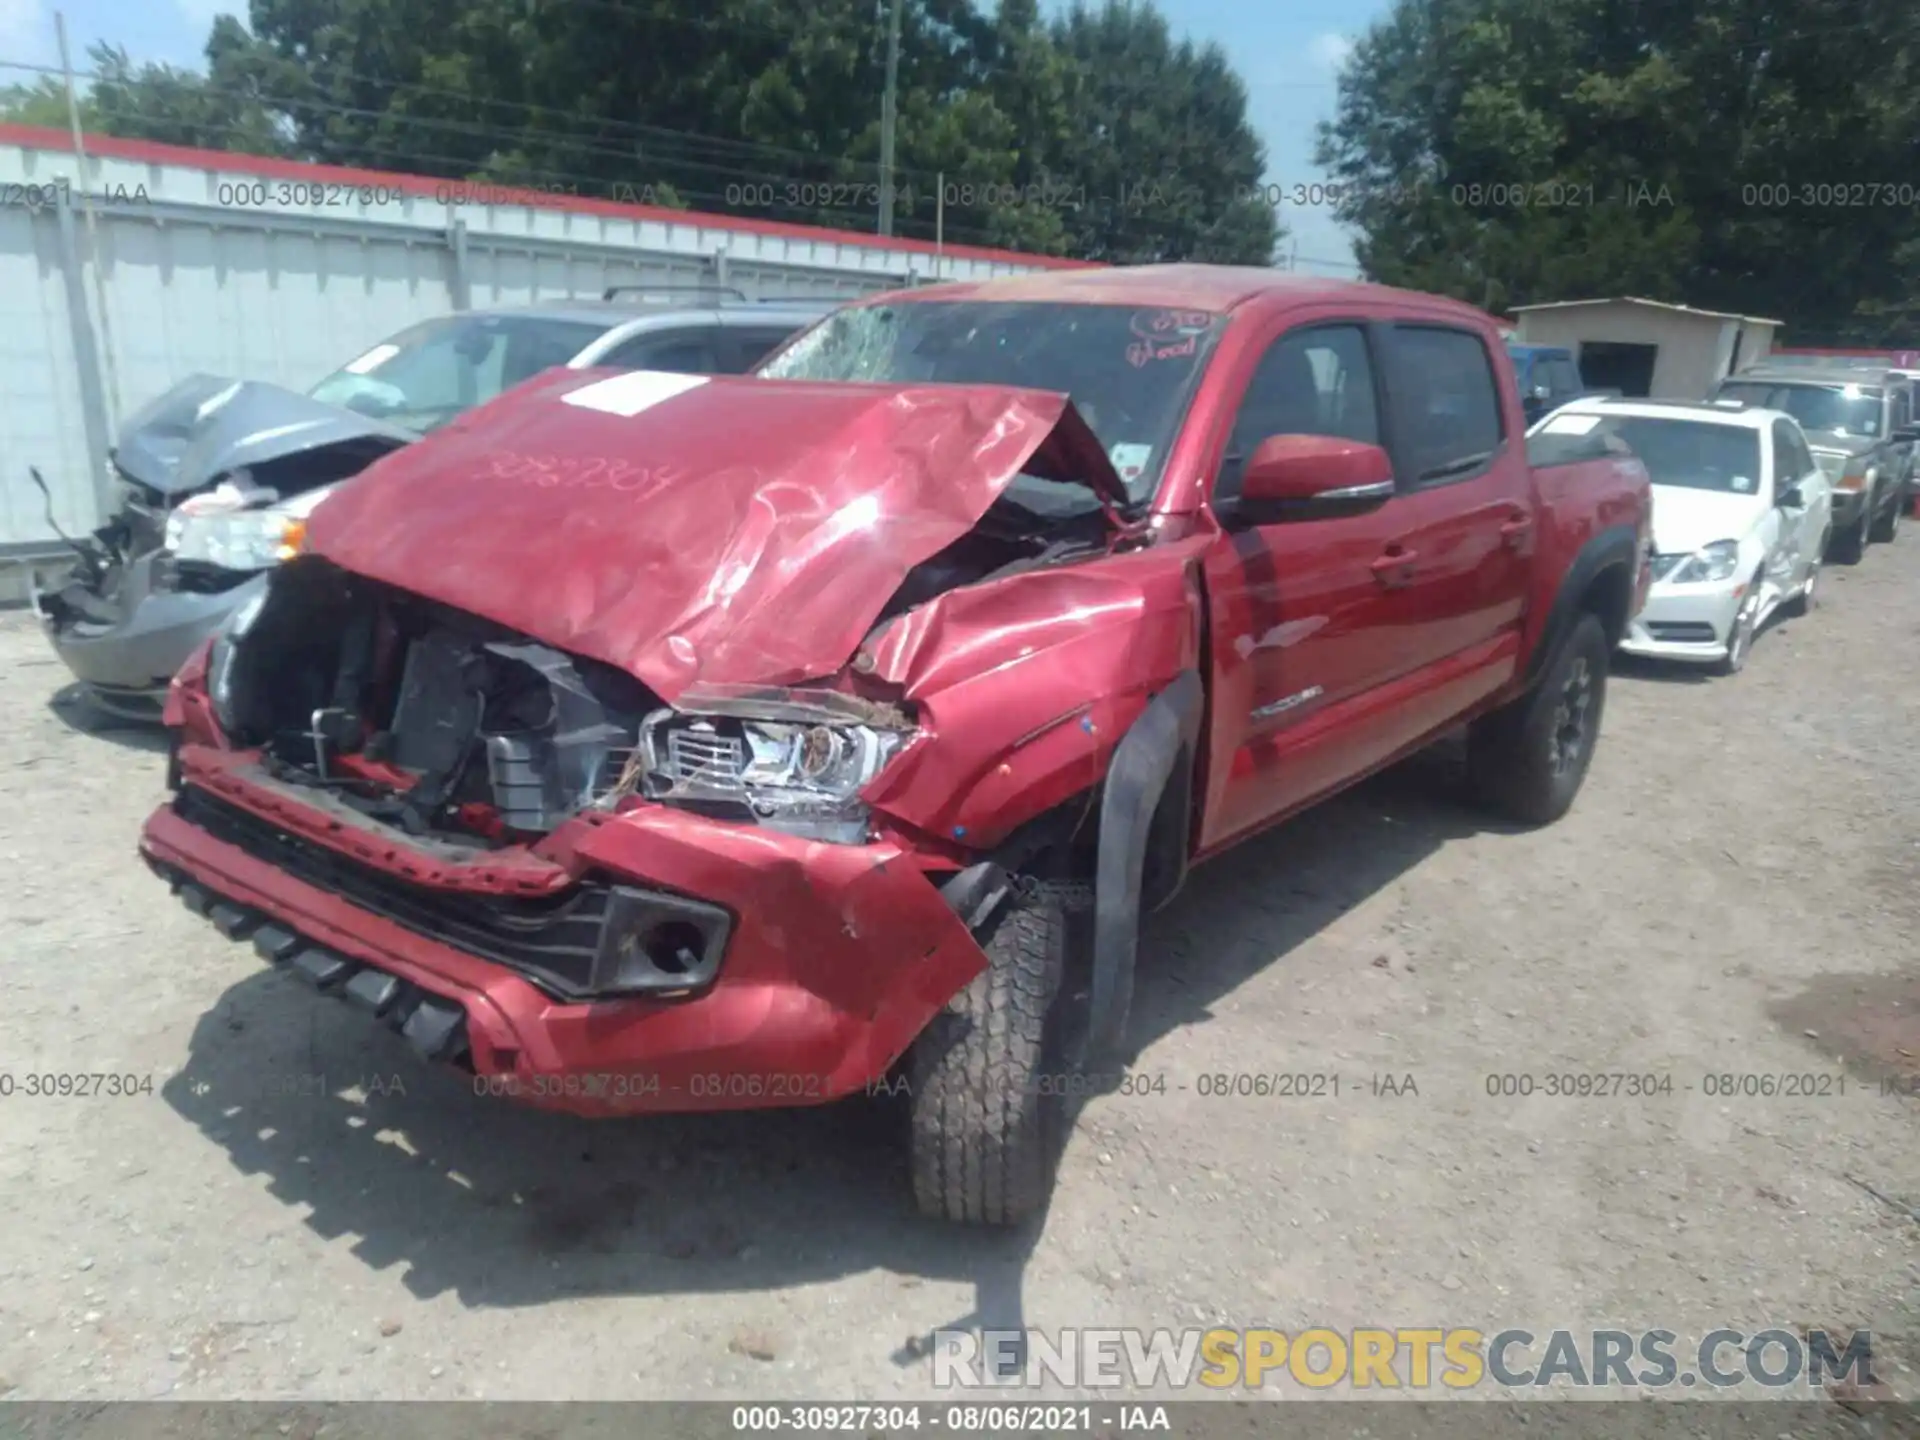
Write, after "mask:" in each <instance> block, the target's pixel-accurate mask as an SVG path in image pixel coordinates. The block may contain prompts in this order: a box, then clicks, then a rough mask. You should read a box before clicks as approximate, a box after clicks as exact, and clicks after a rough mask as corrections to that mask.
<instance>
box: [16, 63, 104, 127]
mask: <svg viewBox="0 0 1920 1440" xmlns="http://www.w3.org/2000/svg"><path fill="white" fill-rule="evenodd" d="M76 98H77V99H78V101H79V107H80V125H81V128H82V129H88V130H97V129H99V128H100V115H99V112H98V111H97V110H95V108H94V107H93V105H92V103H91V102H90V101H89V99H88V97H87V96H85V95H84V94H83V95H79V96H77V97H76ZM0 120H4V121H6V122H7V123H8V124H10V125H44V126H48V127H51V128H57V129H60V130H65V129H66V128H67V126H68V125H69V123H70V118H69V115H68V111H67V88H66V86H65V85H64V84H62V83H61V82H60V81H59V80H57V79H55V78H54V77H53V76H51V75H42V76H40V78H39V79H37V80H35V81H33V82H32V83H31V84H15V85H0Z"/></svg>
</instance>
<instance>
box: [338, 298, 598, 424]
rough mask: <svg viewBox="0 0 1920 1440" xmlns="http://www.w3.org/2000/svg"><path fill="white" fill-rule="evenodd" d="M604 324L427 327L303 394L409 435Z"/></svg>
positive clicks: (572, 350)
mask: <svg viewBox="0 0 1920 1440" xmlns="http://www.w3.org/2000/svg"><path fill="white" fill-rule="evenodd" d="M606 330H607V327H606V326H604V325H593V324H590V323H588V322H586V321H583V320H554V319H548V318H544V317H534V316H526V315H449V316H447V317H445V318H443V319H438V320H425V321H422V322H421V323H420V324H418V325H413V326H410V327H408V328H407V329H405V330H402V331H401V332H400V333H399V334H398V335H395V336H393V337H392V338H391V339H389V340H386V341H383V342H382V343H381V344H378V345H376V346H374V347H373V348H372V349H371V350H369V351H367V353H366V354H364V355H362V356H360V358H359V359H357V360H351V361H349V362H348V363H347V364H345V365H343V366H341V367H340V368H339V369H338V370H336V371H334V372H333V374H331V375H329V376H328V377H327V378H326V379H324V380H322V381H321V382H320V383H319V384H318V385H316V386H314V387H313V389H312V390H310V391H308V392H307V393H308V394H309V395H311V396H312V397H313V398H314V399H315V400H319V401H322V402H324V403H325V404H328V405H339V406H341V407H343V408H344V409H347V410H352V411H355V412H356V413H358V414H361V415H368V416H371V417H373V418H374V419H376V420H384V421H386V422H387V423H388V424H391V425H399V426H401V427H403V428H405V429H408V430H418V431H422V432H424V431H428V430H433V429H436V428H438V427H439V426H441V425H444V424H446V423H447V422H448V421H449V420H452V419H453V418H454V417H455V416H457V415H460V414H461V413H462V412H464V411H467V410H471V409H472V408H473V407H474V406H476V405H481V404H484V403H485V402H487V401H488V400H491V399H493V398H494V396H496V395H498V394H500V393H501V392H502V391H504V390H510V389H512V388H513V387H514V386H515V385H518V384H519V383H520V382H521V381H523V380H530V379H532V378H533V377H534V376H535V375H538V374H539V373H540V372H541V371H542V370H547V369H551V368H552V367H553V366H555V365H564V364H566V363H567V362H568V361H569V360H571V359H573V357H574V356H576V355H578V354H579V353H580V352H581V351H582V350H584V349H585V348H586V347H587V346H588V345H589V344H591V343H592V342H593V341H594V340H596V339H598V338H599V337H600V336H602V335H604V334H605V333H606Z"/></svg>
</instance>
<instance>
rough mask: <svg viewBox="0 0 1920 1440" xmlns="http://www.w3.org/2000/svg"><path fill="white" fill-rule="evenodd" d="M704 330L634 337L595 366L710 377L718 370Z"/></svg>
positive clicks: (671, 331) (675, 331)
mask: <svg viewBox="0 0 1920 1440" xmlns="http://www.w3.org/2000/svg"><path fill="white" fill-rule="evenodd" d="M711 333H712V332H710V331H707V330H670V331H667V332H665V333H664V334H653V335H637V336H635V337H634V338H633V339H631V340H629V341H627V342H626V343H625V344H623V345H617V346H615V347H614V348H613V349H612V350H610V351H608V352H607V353H606V354H605V355H603V356H601V357H600V359H599V360H598V361H597V362H596V363H598V364H601V365H613V366H617V367H618V368H620V369H623V370H671V371H673V372H675V373H676V374H681V375H711V374H713V373H714V371H715V370H717V369H718V368H719V366H718V358H717V357H716V356H715V355H714V353H713V345H712V342H711V340H710V339H709V336H710V335H711Z"/></svg>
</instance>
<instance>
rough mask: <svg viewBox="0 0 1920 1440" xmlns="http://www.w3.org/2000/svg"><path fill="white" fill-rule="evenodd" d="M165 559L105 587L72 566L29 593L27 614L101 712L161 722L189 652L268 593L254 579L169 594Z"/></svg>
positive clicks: (137, 565)
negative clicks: (57, 580) (55, 581)
mask: <svg viewBox="0 0 1920 1440" xmlns="http://www.w3.org/2000/svg"><path fill="white" fill-rule="evenodd" d="M168 563H169V561H168V557H167V556H166V554H165V553H164V552H162V551H153V552H151V553H149V554H146V555H142V556H139V557H138V558H136V559H133V560H130V561H127V562H126V563H125V564H120V565H115V566H113V567H111V568H110V570H109V571H108V579H107V582H106V583H105V584H104V585H93V584H89V583H88V579H89V577H88V576H87V574H86V567H85V566H81V565H76V566H75V567H74V570H73V572H72V573H71V574H70V575H69V577H68V578H67V579H66V580H65V581H64V582H63V583H61V584H60V585H59V586H58V587H56V588H54V589H52V590H42V589H41V588H40V587H39V586H38V585H37V584H36V585H35V586H34V589H33V608H34V611H35V613H36V614H37V615H38V616H39V617H40V622H41V626H42V628H44V629H45V631H46V632H47V638H48V640H49V641H51V643H52V645H53V648H54V651H55V653H56V654H58V655H59V657H60V659H61V661H62V663H63V664H65V665H66V667H67V669H68V670H70V671H72V672H73V676H74V678H75V679H76V680H78V681H79V682H80V684H81V686H82V688H83V689H84V690H85V692H86V694H87V696H88V698H89V699H91V700H92V701H93V702H94V703H95V704H96V705H98V706H99V707H100V708H101V709H103V710H106V711H108V712H110V713H112V714H115V715H119V716H122V717H124V718H127V719H134V720H155V721H157V720H158V719H159V718H160V709H161V705H162V703H163V702H164V701H165V699H166V693H167V684H168V682H169V681H170V680H172V678H173V676H174V673H175V672H176V671H177V670H179V668H180V667H181V665H182V664H184V663H185V662H186V659H187V657H188V656H189V655H191V654H192V653H193V652H194V650H195V648H196V647H197V646H199V645H200V643H201V642H202V641H204V640H205V639H206V638H207V637H208V636H209V635H212V634H213V633H214V632H215V631H216V630H218V629H219V628H220V626H221V625H223V624H224V623H225V622H226V620H227V617H228V616H230V615H232V614H233V613H234V611H236V610H238V609H239V608H240V607H241V606H242V605H245V604H246V603H247V602H248V601H249V600H251V599H252V598H253V597H254V596H256V595H258V594H260V593H261V592H262V591H263V590H264V589H265V587H266V583H267V577H266V575H264V574H262V575H255V576H253V577H252V578H250V579H247V580H245V581H242V582H241V583H240V584H238V585H236V586H234V587H233V588H232V589H229V590H222V591H219V592H217V593H200V592H194V591H185V590H176V589H173V588H170V586H169V585H168V583H167V579H166V567H167V565H168Z"/></svg>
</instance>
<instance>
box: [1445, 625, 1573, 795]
mask: <svg viewBox="0 0 1920 1440" xmlns="http://www.w3.org/2000/svg"><path fill="white" fill-rule="evenodd" d="M1583 666H1584V669H1583V668H1582V667H1583ZM1581 675H1584V677H1585V679H1584V684H1585V687H1586V691H1587V694H1586V700H1585V704H1584V706H1583V707H1582V709H1581V726H1582V733H1581V735H1580V737H1579V741H1578V745H1577V749H1574V750H1572V751H1570V759H1569V762H1568V763H1565V764H1562V765H1559V766H1556V763H1555V759H1556V754H1557V753H1558V752H1559V750H1560V749H1562V748H1563V747H1565V746H1566V740H1565V737H1564V735H1562V734H1560V733H1559V732H1560V729H1561V725H1560V707H1561V704H1562V702H1563V700H1566V699H1567V698H1568V692H1569V688H1570V686H1571V685H1572V684H1573V683H1574V682H1575V680H1576V678H1577V677H1579V676H1581ZM1606 698H1607V632H1606V630H1605V628H1604V627H1603V626H1602V625H1601V624H1600V619H1599V617H1598V616H1596V615H1582V616H1581V617H1580V618H1579V619H1578V620H1577V621H1576V622H1574V626H1573V628H1572V630H1570V631H1569V632H1568V633H1567V636H1566V638H1565V639H1564V640H1562V641H1561V643H1560V648H1559V650H1558V652H1557V653H1556V654H1555V655H1554V657H1553V659H1552V661H1551V662H1550V663H1549V664H1548V665H1547V670H1546V673H1545V674H1544V675H1542V676H1541V677H1540V681H1539V683H1538V684H1536V685H1534V686H1533V688H1532V689H1530V690H1528V691H1527V693H1526V694H1524V695H1522V696H1520V697H1519V698H1518V699H1516V700H1513V701H1510V702H1509V703H1508V704H1506V705H1503V706H1502V707H1501V708H1500V709H1498V710H1495V711H1494V712H1493V713H1491V714H1489V715H1485V716H1483V717H1481V718H1480V719H1479V720H1476V721H1475V722H1474V723H1473V725H1472V726H1471V727H1470V728H1469V730H1468V731H1467V775H1468V777H1469V779H1470V781H1471V782H1472V785H1473V789H1474V791H1475V793H1476V794H1477V795H1478V796H1479V798H1480V801H1481V803H1482V804H1484V805H1486V806H1487V807H1488V808H1489V809H1491V810H1493V811H1494V812H1495V813H1497V814H1500V815H1503V816H1505V817H1506V818H1508V819H1510V820H1515V821H1518V822H1519V823H1520V824H1522V825H1548V824H1551V823H1552V822H1553V821H1555V820H1558V819H1559V818H1560V817H1561V816H1562V815H1564V814H1566V813H1567V811H1568V810H1569V809H1570V808H1571V807H1572V805H1573V801H1574V797H1575V796H1576V795H1578V794H1579V793H1580V784H1581V782H1582V781H1583V780H1585V779H1586V776H1587V767H1588V766H1589V765H1590V764H1591V763H1592V761H1593V751H1594V745H1595V743H1596V742H1597V740H1598V739H1599V734H1600V716H1601V712H1602V710H1603V709H1604V708H1605V705H1606Z"/></svg>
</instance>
